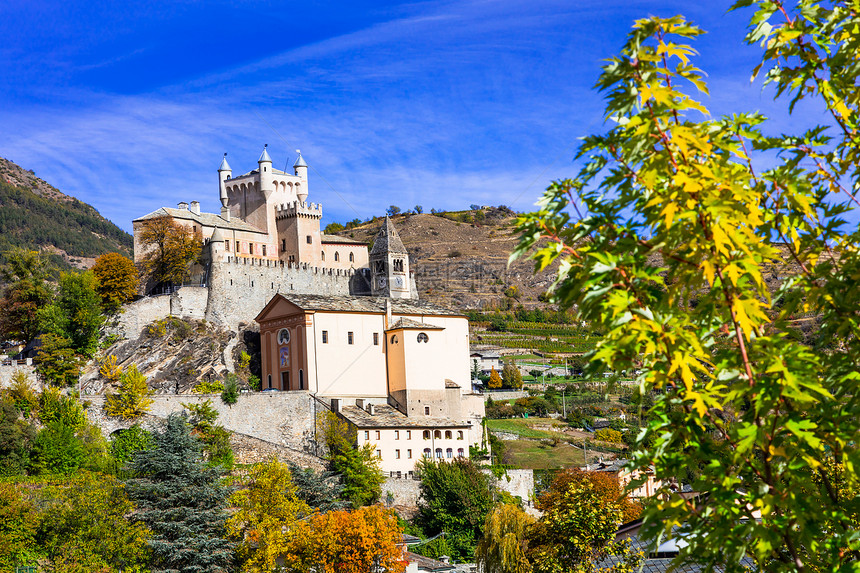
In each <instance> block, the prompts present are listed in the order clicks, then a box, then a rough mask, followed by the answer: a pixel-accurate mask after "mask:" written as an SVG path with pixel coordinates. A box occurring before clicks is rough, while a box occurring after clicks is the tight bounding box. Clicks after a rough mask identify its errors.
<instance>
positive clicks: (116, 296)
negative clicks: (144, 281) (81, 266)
mask: <svg viewBox="0 0 860 573" xmlns="http://www.w3.org/2000/svg"><path fill="white" fill-rule="evenodd" d="M93 274H94V275H95V276H96V280H97V281H98V286H96V292H98V293H99V297H101V301H102V307H103V308H104V309H105V310H106V311H109V312H113V311H116V310H117V309H119V307H120V306H122V305H123V304H125V303H126V302H128V301H130V300H131V299H132V298H134V295H135V294H137V287H138V285H139V284H140V280H139V278H138V275H137V267H135V266H134V263H133V262H131V259H129V258H127V257H124V256H122V255H120V254H119V253H107V254H106V255H102V256H100V257H99V258H97V259H96V262H95V265H93Z"/></svg>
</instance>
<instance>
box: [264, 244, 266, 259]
mask: <svg viewBox="0 0 860 573" xmlns="http://www.w3.org/2000/svg"><path fill="white" fill-rule="evenodd" d="M263 256H264V257H265V256H266V245H263Z"/></svg>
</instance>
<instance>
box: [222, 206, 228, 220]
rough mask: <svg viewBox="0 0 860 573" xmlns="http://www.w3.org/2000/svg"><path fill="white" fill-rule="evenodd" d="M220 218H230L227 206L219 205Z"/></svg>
mask: <svg viewBox="0 0 860 573" xmlns="http://www.w3.org/2000/svg"><path fill="white" fill-rule="evenodd" d="M221 218H222V219H224V220H225V221H229V220H230V209H229V208H228V207H221Z"/></svg>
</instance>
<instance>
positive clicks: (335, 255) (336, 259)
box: [334, 251, 340, 262]
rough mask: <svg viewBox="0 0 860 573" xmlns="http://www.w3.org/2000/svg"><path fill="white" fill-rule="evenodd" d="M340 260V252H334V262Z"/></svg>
mask: <svg viewBox="0 0 860 573" xmlns="http://www.w3.org/2000/svg"><path fill="white" fill-rule="evenodd" d="M339 260H340V253H338V252H337V251H335V252H334V262H338V261H339Z"/></svg>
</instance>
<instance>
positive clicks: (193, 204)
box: [188, 201, 200, 215]
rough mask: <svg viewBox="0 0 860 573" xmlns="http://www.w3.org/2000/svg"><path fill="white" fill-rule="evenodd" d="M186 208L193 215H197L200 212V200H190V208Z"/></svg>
mask: <svg viewBox="0 0 860 573" xmlns="http://www.w3.org/2000/svg"><path fill="white" fill-rule="evenodd" d="M188 210H189V211H191V212H192V213H194V214H195V215H199V214H200V201H192V202H191V208H189V209H188Z"/></svg>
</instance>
